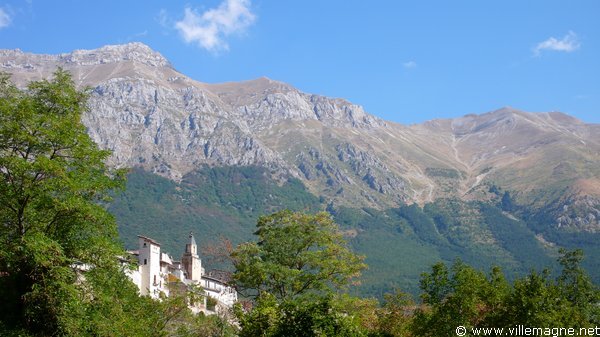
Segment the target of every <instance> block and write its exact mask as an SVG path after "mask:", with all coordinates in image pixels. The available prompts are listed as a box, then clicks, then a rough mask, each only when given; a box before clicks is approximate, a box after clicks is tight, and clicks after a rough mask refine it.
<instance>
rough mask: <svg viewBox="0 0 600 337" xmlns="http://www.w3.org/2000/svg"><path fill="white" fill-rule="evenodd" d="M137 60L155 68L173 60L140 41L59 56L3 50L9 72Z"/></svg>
mask: <svg viewBox="0 0 600 337" xmlns="http://www.w3.org/2000/svg"><path fill="white" fill-rule="evenodd" d="M124 61H133V62H137V63H141V64H145V65H147V66H151V67H168V68H171V64H170V63H169V61H168V60H167V59H166V58H164V57H163V56H162V55H161V54H160V53H158V52H156V51H154V50H152V49H151V48H150V47H148V46H147V45H145V44H143V43H140V42H132V43H128V44H123V45H107V46H104V47H101V48H98V49H91V50H86V49H80V50H75V51H72V52H70V53H63V54H58V55H44V54H34V53H28V52H23V51H22V50H20V49H14V50H0V68H3V69H4V70H6V71H8V72H15V71H17V70H24V71H34V70H35V71H41V70H44V72H45V70H49V71H50V72H51V71H53V70H54V69H55V68H56V67H58V66H60V67H64V68H67V69H70V68H74V67H82V66H94V65H107V64H115V63H119V62H124Z"/></svg>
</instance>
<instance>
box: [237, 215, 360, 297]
mask: <svg viewBox="0 0 600 337" xmlns="http://www.w3.org/2000/svg"><path fill="white" fill-rule="evenodd" d="M254 234H255V235H257V236H258V242H256V243H254V242H252V243H244V244H241V245H240V246H238V247H237V248H236V250H235V251H234V252H233V253H232V258H233V263H234V266H235V269H236V271H235V273H234V275H233V279H234V282H235V284H236V286H237V287H238V289H240V291H242V292H243V293H244V294H245V295H247V296H252V297H257V296H259V295H260V294H261V293H263V292H267V293H270V294H272V295H273V296H275V297H276V298H277V299H278V300H287V299H292V298H296V297H298V296H302V295H305V294H323V293H327V292H331V291H335V290H337V289H341V288H344V287H345V286H347V285H348V284H349V283H350V282H351V280H352V279H354V278H356V277H357V276H359V275H360V271H361V270H362V269H364V268H365V267H366V265H365V264H364V263H363V262H362V260H363V257H361V256H358V255H356V254H354V253H353V252H352V251H351V250H350V249H349V248H348V247H347V245H346V242H345V240H344V238H343V236H342V233H341V232H340V231H339V229H338V227H337V225H336V224H335V223H334V222H333V220H332V219H331V216H330V215H329V214H328V213H325V212H321V213H317V214H315V215H311V214H304V213H293V212H291V211H288V210H285V211H280V212H277V213H274V214H272V215H269V216H263V217H260V218H259V219H258V223H257V231H256V232H255V233H254Z"/></svg>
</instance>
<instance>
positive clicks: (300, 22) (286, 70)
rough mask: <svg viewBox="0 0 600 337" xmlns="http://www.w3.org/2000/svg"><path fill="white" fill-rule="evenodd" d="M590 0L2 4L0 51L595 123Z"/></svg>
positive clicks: (424, 106) (369, 103) (403, 106)
mask: <svg viewBox="0 0 600 337" xmlns="http://www.w3.org/2000/svg"><path fill="white" fill-rule="evenodd" d="M599 16H600V1H595V0H589V1H583V0H582V1H552V0H540V1H536V0H528V1H522V0H521V1H510V0H505V1H491V0H490V1H480V0H473V1H441V0H440V1H376V0H370V1H364V0H363V1H352V0H345V1H338V0H302V1H292V0H290V1H281V0H206V1H194V0H191V1H176V0H169V1H166V0H165V1H150V0H146V1H110V0H105V1H76V0H71V1H41V0H12V1H1V2H0V49H13V48H20V49H22V50H24V51H28V52H35V53H63V52H69V51H71V50H74V49H93V48H98V47H100V46H103V45H107V44H119V43H126V42H131V41H140V42H143V43H146V44H147V45H149V46H150V47H152V48H153V49H155V50H157V51H159V52H160V53H162V54H163V55H164V56H165V57H167V58H168V59H169V60H170V61H171V63H172V64H173V65H174V67H175V68H176V69H177V70H179V71H181V72H182V73H184V74H186V75H188V76H190V77H192V78H194V79H196V80H199V81H203V82H211V83H213V82H225V81H240V80H248V79H253V78H257V77H260V76H267V77H269V78H271V79H275V80H279V81H283V82H287V83H290V84H292V85H294V86H296V87H297V88H299V89H300V90H302V91H305V92H309V93H317V94H322V95H327V96H332V97H342V98H346V99H348V100H350V101H351V102H353V103H357V104H361V105H363V106H364V107H365V109H366V110H367V111H368V112H370V113H372V114H375V115H377V116H380V117H382V118H385V119H388V120H392V121H396V122H400V123H404V124H410V123H418V122H422V121H425V120H429V119H433V118H447V117H456V116H461V115H464V114H468V113H483V112H487V111H491V110H494V109H497V108H500V107H502V106H512V107H514V108H518V109H522V110H526V111H534V112H540V111H563V112H566V113H569V114H571V115H574V116H577V117H578V118H580V119H582V120H584V121H586V122H593V123H600V21H599V20H598V17H599Z"/></svg>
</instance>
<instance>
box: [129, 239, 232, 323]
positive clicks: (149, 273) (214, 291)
mask: <svg viewBox="0 0 600 337" xmlns="http://www.w3.org/2000/svg"><path fill="white" fill-rule="evenodd" d="M130 253H131V254H132V255H134V256H136V257H137V263H138V268H137V270H135V269H134V270H129V271H128V276H129V277H130V278H131V280H132V281H133V283H135V284H136V285H137V286H138V288H139V289H140V294H141V295H145V296H150V297H152V298H155V299H160V298H161V296H169V295H170V292H171V291H172V289H174V288H179V289H181V288H183V289H188V288H189V287H192V286H198V287H200V288H201V289H202V290H203V292H204V294H205V295H206V296H208V297H210V298H212V299H213V300H214V301H212V302H214V303H216V304H215V306H214V308H213V307H212V306H210V305H207V301H206V297H205V299H204V301H203V303H200V304H195V305H193V306H191V309H192V310H193V311H195V312H200V311H203V312H205V313H207V314H211V313H214V312H217V311H219V310H223V309H227V308H230V307H232V306H233V304H234V303H235V302H237V298H238V296H237V291H236V290H235V289H234V288H233V287H231V286H230V285H229V284H228V282H229V273H226V272H222V271H210V272H209V273H205V270H204V268H202V260H201V259H200V256H199V255H198V246H197V244H196V240H195V239H194V235H193V234H192V233H190V236H189V241H188V243H187V244H186V245H185V250H184V252H183V255H182V257H181V261H176V260H174V259H173V258H172V257H171V256H169V255H168V254H166V253H163V252H161V248H160V243H158V242H157V241H155V240H154V239H151V238H148V237H145V236H141V235H138V250H134V251H130Z"/></svg>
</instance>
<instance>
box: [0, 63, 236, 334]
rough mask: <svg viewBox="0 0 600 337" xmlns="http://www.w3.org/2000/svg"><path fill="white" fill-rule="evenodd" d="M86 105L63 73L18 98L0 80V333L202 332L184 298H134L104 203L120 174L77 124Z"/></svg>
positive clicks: (2, 77) (15, 91)
mask: <svg viewBox="0 0 600 337" xmlns="http://www.w3.org/2000/svg"><path fill="white" fill-rule="evenodd" d="M86 98H87V95H86V93H85V92H81V91H79V90H77V89H76V88H75V85H74V83H73V81H72V79H71V77H70V75H69V74H67V73H66V72H64V71H62V70H58V71H57V72H56V73H55V74H54V79H52V80H50V81H46V80H43V81H39V82H32V83H30V84H29V86H28V88H27V89H26V90H24V91H21V90H18V89H16V88H15V86H14V85H12V84H11V83H10V81H9V79H8V76H5V75H0V176H1V178H2V179H1V180H0V223H1V224H2V225H1V226H0V334H1V335H2V336H106V337H109V336H111V337H112V336H167V335H169V334H171V333H172V331H173V330H174V328H173V326H172V324H173V322H174V321H176V320H179V321H181V322H182V323H183V324H184V326H192V327H194V329H195V330H197V331H200V328H201V327H205V326H206V325H202V326H200V325H194V324H195V323H194V322H196V319H195V318H193V317H192V316H190V315H191V312H189V309H188V308H187V298H186V297H185V296H187V295H184V296H183V297H175V298H173V299H171V298H169V299H166V300H164V301H162V302H157V301H154V300H151V299H150V298H146V297H140V296H139V295H138V289H137V287H136V286H135V285H134V284H133V283H132V282H131V281H130V279H129V278H128V277H127V276H126V275H125V273H124V269H125V268H128V267H127V266H126V265H122V264H121V262H120V260H119V257H123V256H126V253H125V251H124V250H123V249H122V248H121V245H120V242H119V239H118V235H117V228H116V223H115V221H114V218H113V217H112V216H111V215H110V213H108V212H107V211H106V209H105V208H104V207H103V206H102V205H103V203H105V202H106V201H107V200H108V194H109V192H110V191H111V190H113V189H114V188H117V187H119V186H120V185H121V182H122V179H121V178H122V173H121V172H120V171H111V170H109V169H107V168H106V167H105V165H104V160H105V159H106V158H107V156H108V155H109V152H107V151H101V150H99V149H98V148H97V146H96V144H94V143H93V142H92V140H91V139H90V137H89V136H88V135H87V133H86V129H85V127H84V126H83V124H81V122H80V118H81V115H82V113H83V112H84V111H85V108H86ZM227 326H228V325H227ZM230 329H231V328H230ZM178 335H181V334H178ZM221 335H223V334H221ZM230 335H231V334H230Z"/></svg>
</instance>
